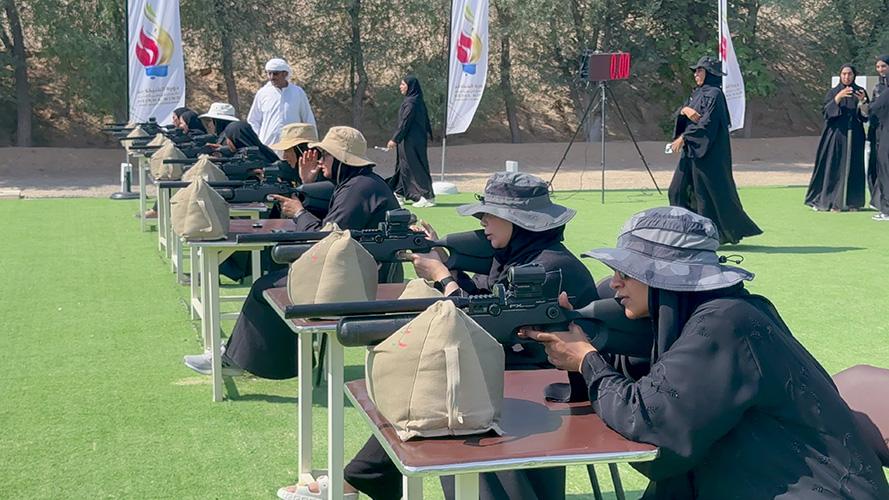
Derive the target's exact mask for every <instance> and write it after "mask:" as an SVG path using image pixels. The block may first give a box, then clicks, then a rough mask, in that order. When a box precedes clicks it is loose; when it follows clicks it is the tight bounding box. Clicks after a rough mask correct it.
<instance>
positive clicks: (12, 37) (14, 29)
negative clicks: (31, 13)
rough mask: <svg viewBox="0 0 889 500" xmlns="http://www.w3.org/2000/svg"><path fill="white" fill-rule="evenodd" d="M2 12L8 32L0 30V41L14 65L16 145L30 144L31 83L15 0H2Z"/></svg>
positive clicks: (24, 145) (26, 145)
mask: <svg viewBox="0 0 889 500" xmlns="http://www.w3.org/2000/svg"><path fill="white" fill-rule="evenodd" d="M4 12H5V13H6V22H7V24H8V26H9V33H7V32H6V31H5V30H3V31H0V41H2V42H3V45H5V46H6V47H7V50H8V51H9V52H10V53H11V55H12V63H13V65H14V67H15V99H16V115H17V126H16V141H15V142H16V145H17V146H19V147H30V146H31V115H32V110H31V85H30V83H28V60H27V56H26V54H25V36H24V34H23V33H22V23H21V20H20V19H19V11H18V8H17V6H16V3H15V0H4Z"/></svg>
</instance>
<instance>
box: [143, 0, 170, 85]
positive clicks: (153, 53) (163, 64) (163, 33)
mask: <svg viewBox="0 0 889 500" xmlns="http://www.w3.org/2000/svg"><path fill="white" fill-rule="evenodd" d="M145 18H146V19H148V21H149V22H150V23H151V24H152V25H153V28H151V29H150V30H149V32H148V33H146V31H145V27H144V26H143V27H141V28H140V30H139V42H138V43H136V58H137V59H139V62H140V63H142V66H145V74H146V75H148V76H150V77H152V78H153V77H156V76H167V65H169V63H170V60H171V59H172V58H173V52H174V50H175V46H174V44H173V37H171V36H170V33H168V32H167V30H165V29H163V28H162V27H161V26H160V23H159V22H158V21H157V15H156V14H155V13H154V9H153V8H152V7H151V4H145Z"/></svg>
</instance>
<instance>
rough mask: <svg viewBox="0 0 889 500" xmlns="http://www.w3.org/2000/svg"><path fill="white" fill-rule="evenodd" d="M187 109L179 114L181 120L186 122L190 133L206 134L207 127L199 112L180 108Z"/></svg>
mask: <svg viewBox="0 0 889 500" xmlns="http://www.w3.org/2000/svg"><path fill="white" fill-rule="evenodd" d="M180 109H185V111H183V112H182V113H181V114H179V115H178V116H179V120H180V121H182V122H184V123H185V124H186V125H187V126H188V135H201V134H206V133H207V129H206V128H205V127H204V122H202V121H201V119H200V118H198V114H197V113H195V112H194V111H192V110H190V109H188V108H180Z"/></svg>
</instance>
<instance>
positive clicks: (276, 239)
mask: <svg viewBox="0 0 889 500" xmlns="http://www.w3.org/2000/svg"><path fill="white" fill-rule="evenodd" d="M329 234H330V231H313V232H297V231H287V232H284V233H262V234H239V235H238V238H237V240H238V243H287V242H293V243H299V242H305V241H312V242H314V241H320V240H323V239H324V238H325V237H326V236H327V235H329Z"/></svg>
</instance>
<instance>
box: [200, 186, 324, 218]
mask: <svg viewBox="0 0 889 500" xmlns="http://www.w3.org/2000/svg"><path fill="white" fill-rule="evenodd" d="M241 182H243V184H242V185H241V186H236V187H227V188H215V189H216V192H218V193H219V194H220V196H222V197H223V198H225V200H226V201H228V202H229V203H255V202H258V201H259V202H267V201H273V200H271V199H270V196H271V195H273V194H280V195H281V196H287V197H290V196H293V195H296V196H297V198H299V201H301V202H302V204H303V207H305V209H306V210H308V211H309V212H312V213H313V214H315V216H319V215H320V216H321V218H323V216H324V215H326V214H327V211H328V209H329V208H330V197H331V196H332V195H333V189H334V185H333V183H332V182H312V183H310V184H303V185H300V186H295V187H294V186H293V185H292V184H290V183H288V182H268V181H265V182H257V181H249V180H248V181H241ZM211 186H212V184H211Z"/></svg>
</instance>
